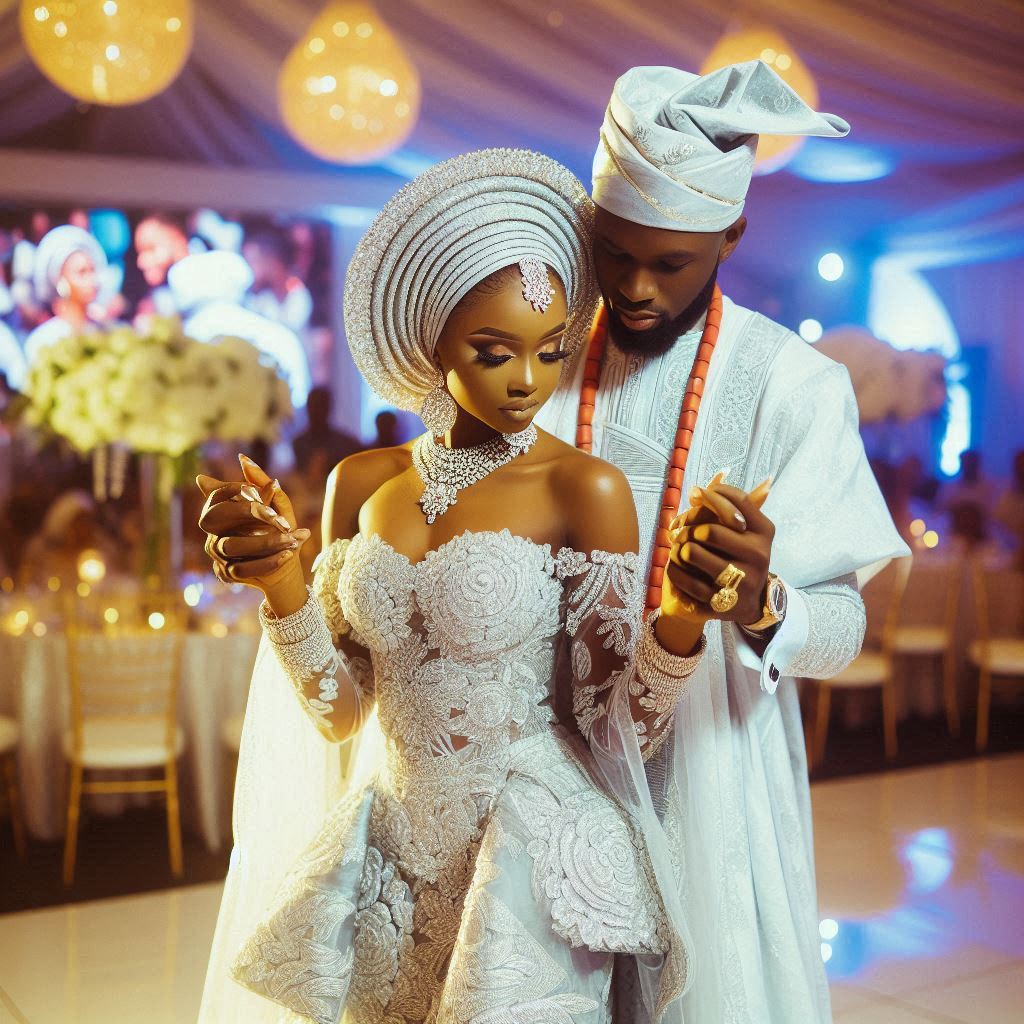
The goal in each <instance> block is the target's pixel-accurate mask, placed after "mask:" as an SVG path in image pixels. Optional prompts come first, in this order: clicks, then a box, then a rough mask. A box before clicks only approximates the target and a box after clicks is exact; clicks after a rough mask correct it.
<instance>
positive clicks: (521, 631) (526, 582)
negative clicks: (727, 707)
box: [200, 530, 689, 1024]
mask: <svg viewBox="0 0 1024 1024" xmlns="http://www.w3.org/2000/svg"><path fill="white" fill-rule="evenodd" d="M316 579H317V583H316V598H317V599H316V600H314V599H312V598H311V600H310V601H309V602H308V603H307V605H306V607H305V608H304V609H303V610H302V611H300V612H298V613H296V615H293V616H290V617H289V618H288V619H280V620H273V619H272V617H267V616H265V619H264V625H265V629H266V632H267V635H268V637H269V639H270V641H271V643H272V645H273V648H274V653H275V654H276V656H277V659H278V661H279V662H280V664H281V665H282V666H283V667H284V668H285V670H286V671H287V673H288V676H289V677H290V680H291V682H292V684H293V686H294V687H295V688H296V689H297V690H298V691H299V695H300V699H299V700H297V699H296V697H295V694H294V693H289V697H290V699H291V700H292V701H293V702H294V703H295V705H296V706H298V705H299V703H300V700H301V701H304V702H305V704H306V706H307V711H309V713H310V715H311V716H312V717H314V718H316V705H317V701H316V699H313V700H312V705H313V706H312V707H310V701H309V700H308V699H307V698H304V697H302V694H304V693H305V694H309V693H311V692H312V693H314V694H315V693H316V692H318V691H319V693H320V694H321V695H322V696H324V695H326V696H330V695H331V694H334V693H336V692H337V691H336V687H337V686H338V685H355V686H356V687H357V689H358V692H359V694H360V700H361V702H362V703H364V704H365V706H366V708H367V709H369V707H370V706H371V705H373V704H375V705H376V712H377V716H378V719H379V726H380V730H381V732H382V734H383V739H384V756H383V758H382V759H381V763H380V765H379V767H378V768H377V769H376V770H374V771H373V772H372V774H371V775H370V777H369V778H367V779H366V780H365V781H364V782H362V783H361V784H358V785H354V786H350V787H349V790H348V792H347V793H346V794H345V795H344V796H343V798H342V799H341V800H340V801H338V802H337V804H336V805H335V806H334V807H333V809H332V810H331V812H330V814H329V815H328V816H327V820H326V822H325V823H324V824H323V825H322V827H321V828H320V829H319V833H318V834H317V835H316V838H315V840H314V841H313V843H312V844H311V845H310V846H309V847H308V849H307V850H306V852H305V853H304V854H303V855H302V856H301V857H300V858H299V860H298V863H297V864H295V865H294V866H293V869H292V871H291V874H290V875H289V877H288V878H287V880H286V881H285V883H284V884H283V886H281V887H280V888H279V890H278V892H277V894H276V896H275V898H274V899H273V900H272V901H271V903H270V905H269V906H268V907H264V908H262V909H261V920H260V921H259V923H258V924H257V925H256V926H255V928H253V927H252V926H251V925H252V920H253V917H252V908H251V907H250V906H248V905H247V904H248V903H249V902H250V900H248V899H247V895H249V894H248V893H247V889H248V888H249V886H248V883H246V882H245V881H242V880H241V879H243V878H245V877H246V874H247V872H248V876H249V877H252V876H253V872H254V868H253V863H254V860H253V857H250V856H249V854H248V852H247V846H246V842H247V840H246V838H245V836H243V835H239V834H238V821H237V816H238V812H239V807H238V806H237V804H236V850H235V856H234V858H233V865H232V869H231V870H232V874H231V875H229V879H228V883H227V887H226V894H225V898H224V904H223V906H222V909H221V918H220V921H219V924H218V934H217V939H216V941H215V947H214V955H213V957H212V959H211V965H210V972H209V976H208V978H207V988H206V992H205V994H204V1004H203V1013H202V1015H201V1018H200V1019H201V1020H202V1021H204V1022H205V1021H209V1022H213V1021H216V1024H230V1022H232V1021H243V1020H244V1021H245V1022H246V1024H256V1022H271V1021H274V1022H278V1021H315V1022H317V1024H336V1022H338V1021H341V1020H342V1019H344V1020H345V1021H347V1022H351V1024H419V1022H438V1024H454V1022H471V1021H472V1022H475V1024H499V1022H500V1024H542V1022H543V1024H548V1022H552V1024H555V1022H557V1024H575V1022H579V1024H601V1022H608V1021H610V1020H611V1019H612V1009H611V997H610V989H611V979H612V965H613V962H614V961H615V958H616V954H629V955H632V956H633V957H634V958H635V959H634V962H635V963H636V964H637V965H638V967H637V970H632V971H631V973H632V977H633V978H634V979H636V978H637V977H640V978H641V979H642V980H641V985H643V986H645V987H644V991H645V995H646V997H647V1000H648V1005H649V1006H650V1008H651V1015H652V1016H654V1017H656V1016H657V1015H658V1013H659V1011H660V1010H661V1009H662V1008H663V1007H664V1006H665V1005H666V1003H668V1002H670V1001H671V1000H673V999H674V998H675V997H676V996H678V995H679V994H680V992H681V991H682V990H683V988H684V986H685V983H686V979H687V967H688V959H689V958H688V947H687V939H686V936H685V933H684V929H683V927H682V924H681V920H680V912H679V907H678V902H677V897H676V894H675V884H674V882H673V881H669V876H670V874H671V873H672V872H673V871H674V870H675V869H674V868H673V866H672V865H671V864H670V854H669V853H668V851H667V850H666V849H663V848H661V847H659V845H658V843H659V842H660V841H661V840H660V839H659V838H658V837H659V836H660V835H661V833H660V830H659V829H658V828H657V825H656V822H655V820H654V818H653V814H652V812H651V809H650V802H649V799H648V798H647V797H646V784H645V783H644V782H643V769H642V765H641V764H640V763H639V759H638V757H637V756H636V754H637V753H638V751H639V750H640V749H646V750H653V749H654V748H655V747H656V746H657V744H658V742H659V741H660V739H661V738H662V737H663V736H664V734H665V732H666V731H667V729H668V728H669V726H670V724H671V710H670V709H669V708H667V707H663V706H661V702H659V701H658V700H657V699H656V697H654V696H652V694H651V692H650V691H649V690H647V689H646V687H645V684H644V683H643V682H642V676H643V674H644V668H643V664H642V661H643V659H642V658H641V659H640V665H639V667H637V665H636V661H637V659H636V658H634V652H635V648H636V638H637V635H638V630H639V629H640V628H642V627H641V626H640V625H639V621H640V608H641V600H640V594H641V588H640V582H641V581H640V580H639V579H638V574H637V558H636V556H635V555H632V554H627V555H621V554H608V553H604V552H593V553H591V554H589V555H584V554H581V553H579V552H575V551H572V550H570V549H567V548H566V549H562V550H561V551H558V552H557V553H556V552H553V551H552V549H551V547H550V546H548V545H541V544H537V543H535V542H533V541H531V540H528V539H525V538H522V537H518V536H515V535H513V534H511V533H510V532H509V531H508V530H504V531H502V532H500V533H464V534H461V535H459V536H457V537H455V538H454V539H452V540H450V541H448V542H447V543H446V544H444V545H443V546H442V547H441V548H439V549H437V550H435V551H431V552H430V553H428V554H427V555H426V557H425V558H424V559H423V561H422V562H419V563H416V564H413V563H411V562H410V561H409V560H408V559H407V558H406V557H405V556H404V555H402V554H400V553H399V552H397V551H395V549H394V548H393V547H391V546H390V545H389V544H388V543H387V542H385V541H384V540H382V539H380V538H379V537H367V536H363V535H357V536H356V537H355V538H353V539H352V540H351V541H347V540H346V541H336V542H335V543H334V544H333V545H332V546H331V547H330V548H329V549H328V551H327V552H326V553H325V557H324V559H323V560H322V563H321V565H320V567H319V569H318V571H317V576H316ZM341 636H346V637H347V640H348V641H354V642H355V643H356V644H358V645H359V647H360V648H361V649H362V650H363V651H364V652H365V658H363V657H359V656H354V655H352V653H351V652H352V650H353V648H352V646H351V643H346V649H347V651H348V652H349V653H347V654H345V653H341V651H340V649H339V646H338V641H339V638H340V637H341ZM642 646H643V645H641V647H642ZM357 649H358V648H357ZM277 682H278V683H279V684H281V685H282V686H286V685H287V684H284V683H282V681H281V680H280V679H278V680H277ZM255 699H256V695H255V694H254V697H253V698H251V700H250V710H249V715H250V716H252V715H253V714H254V712H253V708H252V703H253V700H255ZM567 703H568V704H571V705H572V709H571V710H569V711H567V712H563V715H562V720H561V722H560V721H559V719H558V717H557V716H556V707H555V706H556V704H557V705H558V706H559V708H562V706H563V705H564V704H567ZM282 707H283V706H282ZM613 708H617V709H618V710H617V715H616V714H613ZM624 709H625V712H630V715H629V717H626V718H624V717H623V711H624ZM282 714H283V711H282ZM616 718H617V719H618V721H616ZM574 719H575V722H576V723H578V726H579V728H580V729H581V730H582V732H583V734H584V735H585V736H586V737H588V738H589V740H590V745H589V746H588V743H587V740H586V739H584V738H583V736H581V735H580V733H579V732H577V731H576V729H570V728H566V726H565V725H564V724H562V723H564V722H565V721H568V722H570V723H572V722H573V720H574ZM623 722H625V723H626V724H623ZM626 730H628V733H627V731H626ZM248 731H249V723H248V722H247V733H248ZM245 739H246V738H245V737H244V738H243V751H242V758H243V760H244V758H245V753H246V751H245ZM317 739H318V740H319V739H320V738H319V737H317ZM320 742H321V744H322V745H325V746H326V744H323V741H322V740H320ZM591 748H593V751H592V749H591ZM624 748H629V755H628V756H626V755H624V753H623V750H624ZM334 749H337V748H334ZM263 750H264V753H265V754H266V755H267V756H268V757H269V756H271V749H270V746H269V745H266V746H265V747H264V748H263ZM595 754H596V757H595ZM361 756H362V754H361V753H360V754H357V758H358V757H361ZM630 759H631V760H630ZM243 770H244V769H243ZM241 776H242V771H240V783H239V784H240V786H241V785H242V782H243V780H242V778H241ZM638 776H639V778H638ZM270 784H271V783H270V782H269V781H268V785H270ZM250 788H251V787H250ZM641 791H642V792H641ZM293 799H294V800H298V801H301V800H302V799H303V792H302V791H301V790H299V791H296V792H294V794H293ZM265 820H268V821H269V820H272V818H269V817H267V816H266V815H265ZM652 835H653V836H654V838H653V840H652ZM252 839H253V841H255V840H256V839H258V837H255V836H254V837H252ZM287 866H291V865H287ZM284 867H285V866H282V870H283V868H284ZM253 888H255V883H253ZM242 921H248V922H249V923H248V925H245V924H241V922H242ZM621 962H622V960H621V958H620V963H621ZM229 964H230V973H231V974H232V975H233V978H234V980H231V979H230V978H229V977H228V965H229ZM630 967H631V968H632V964H630ZM243 986H244V987H243ZM247 990H248V991H247ZM251 993H258V994H259V996H262V997H264V998H254V996H253V995H252V994H251ZM635 998H636V999H637V1000H639V999H640V996H639V993H638V992H637V993H636V994H635ZM644 1015H645V1011H643V1010H641V1009H639V1008H638V1009H637V1010H636V1016H633V1017H631V1018H630V1020H631V1022H632V1021H633V1020H636V1021H639V1020H640V1019H641V1018H642V1017H643V1016H644Z"/></svg>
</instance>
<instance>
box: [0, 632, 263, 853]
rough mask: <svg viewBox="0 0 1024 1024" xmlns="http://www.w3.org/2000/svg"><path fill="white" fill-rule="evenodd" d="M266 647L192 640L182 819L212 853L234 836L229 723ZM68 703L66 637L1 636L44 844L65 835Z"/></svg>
mask: <svg viewBox="0 0 1024 1024" xmlns="http://www.w3.org/2000/svg"><path fill="white" fill-rule="evenodd" d="M116 642H117V641H116V638H114V640H113V643H114V644H116ZM258 645H259V636H258V635H253V634H251V633H232V634H229V635H227V636H225V637H215V636H212V635H210V634H204V633H188V634H186V636H185V645H184V650H183V652H182V666H181V681H180V689H179V697H178V705H179V707H178V712H179V720H180V722H181V726H182V729H183V730H184V733H185V751H184V754H183V756H182V760H181V762H180V765H179V769H180V779H181V806H182V818H183V823H184V825H185V827H186V828H189V829H190V830H191V831H194V832H197V833H198V834H200V835H201V836H202V837H203V840H204V841H205V843H206V845H207V846H208V847H209V848H210V849H211V850H215V849H218V848H220V846H221V845H222V844H223V843H224V842H225V841H226V840H228V839H229V838H230V833H231V820H230V819H231V806H230V796H231V786H232V783H233V780H232V779H230V778H229V777H228V769H229V767H230V766H231V765H230V758H229V756H228V755H227V753H226V751H225V749H224V747H223V744H222V742H221V736H220V730H221V725H222V723H223V722H224V721H225V720H226V719H227V718H229V717H231V716H232V715H236V714H240V713H242V712H243V711H244V710H245V702H246V698H247V695H248V690H249V678H250V676H251V674H252V666H253V663H254V661H255V658H256V649H257V647H258ZM68 704H69V686H68V669H67V645H66V643H65V639H64V636H63V635H62V634H61V633H59V632H53V631H51V632H50V633H48V634H46V635H45V636H43V637H36V636H31V635H29V634H27V633H26V634H23V635H22V636H12V635H10V634H0V714H4V715H8V716H10V717H13V718H14V719H16V720H17V722H18V724H19V725H20V727H21V742H20V746H19V749H18V769H19V774H20V781H21V789H22V794H23V800H24V805H25V819H26V824H27V827H28V831H29V833H30V834H31V835H33V836H36V837H38V838H40V839H51V840H52V839H58V838H60V837H61V836H62V835H63V834H64V817H65V813H66V804H65V799H66V786H67V768H66V762H65V760H64V757H63V755H62V753H61V736H62V735H63V733H64V731H65V730H66V729H67V727H68ZM104 800H106V798H104ZM108 803H109V802H108Z"/></svg>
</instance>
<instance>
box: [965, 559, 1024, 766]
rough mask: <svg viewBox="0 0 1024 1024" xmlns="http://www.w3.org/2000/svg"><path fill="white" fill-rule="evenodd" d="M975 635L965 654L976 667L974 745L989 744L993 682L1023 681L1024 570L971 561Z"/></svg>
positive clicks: (982, 748)
mask: <svg viewBox="0 0 1024 1024" xmlns="http://www.w3.org/2000/svg"><path fill="white" fill-rule="evenodd" d="M971 579H972V582H973V591H974V603H975V623H976V628H977V639H976V640H975V641H974V642H973V643H972V644H971V645H970V647H969V648H968V652H967V656H968V658H969V659H970V661H971V664H973V665H974V666H975V667H976V668H977V670H978V730H977V735H976V736H975V746H976V747H977V749H978V750H979V751H980V750H984V749H985V748H986V747H987V746H988V731H989V715H990V713H991V708H992V685H993V683H994V682H997V681H998V682H1018V683H1019V682H1021V681H1024V572H1022V571H1021V570H1020V569H1017V568H1012V567H1010V566H1001V567H1000V566H993V565H990V564H988V563H986V562H985V560H984V559H983V558H981V557H977V558H974V559H973V560H972V562H971Z"/></svg>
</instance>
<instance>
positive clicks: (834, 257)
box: [818, 252, 846, 281]
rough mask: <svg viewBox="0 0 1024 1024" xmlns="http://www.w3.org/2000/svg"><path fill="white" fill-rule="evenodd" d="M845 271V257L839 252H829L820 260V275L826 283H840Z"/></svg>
mask: <svg viewBox="0 0 1024 1024" xmlns="http://www.w3.org/2000/svg"><path fill="white" fill-rule="evenodd" d="M845 270H846V264H845V263H844V262H843V257H842V256H840V255H839V253H837V252H827V253H825V255H824V256H822V257H821V259H820V260H818V273H819V275H821V277H822V278H824V280H826V281H838V280H839V278H841V277H842V276H843V272H844V271H845Z"/></svg>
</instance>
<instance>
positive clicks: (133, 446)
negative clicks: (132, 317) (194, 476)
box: [24, 318, 292, 575]
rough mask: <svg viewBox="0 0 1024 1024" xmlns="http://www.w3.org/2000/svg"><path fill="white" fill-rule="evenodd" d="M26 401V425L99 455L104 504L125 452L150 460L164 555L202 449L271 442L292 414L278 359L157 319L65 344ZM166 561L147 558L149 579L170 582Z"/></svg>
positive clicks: (39, 373)
mask: <svg viewBox="0 0 1024 1024" xmlns="http://www.w3.org/2000/svg"><path fill="white" fill-rule="evenodd" d="M24 394H25V397H26V399H27V404H26V407H25V410H24V417H25V420H26V421H27V422H28V423H29V424H31V425H33V426H37V427H42V428H44V429H49V430H52V431H53V432H54V433H56V434H59V435H60V436H61V437H63V438H65V439H66V440H67V441H68V442H69V443H70V444H71V446H72V447H73V448H75V449H76V450H77V451H79V452H81V453H83V454H86V453H92V454H93V458H94V470H95V477H96V489H97V494H98V495H99V496H104V495H105V494H106V493H107V479H106V478H107V471H108V467H110V466H111V465H113V466H114V467H115V469H114V477H115V482H114V486H113V487H112V488H111V490H112V493H113V495H114V496H117V494H118V493H119V489H120V484H119V482H118V481H117V480H116V478H117V477H118V476H120V475H123V457H124V456H125V453H126V452H128V451H133V452H137V453H139V454H140V455H142V456H146V457H148V463H149V465H150V467H151V473H150V475H151V476H152V477H154V481H153V486H152V487H151V491H152V492H153V493H152V494H151V496H150V500H151V501H152V500H153V499H155V501H156V502H157V508H156V509H151V511H153V512H154V515H152V516H151V522H153V521H154V520H155V523H154V526H155V529H154V530H152V531H151V534H155V535H156V540H157V543H158V546H159V545H161V544H162V545H163V547H164V548H166V547H167V545H169V544H172V543H173V538H172V537H171V536H170V534H171V533H172V532H173V529H174V527H175V524H174V523H173V510H172V508H171V507H170V506H171V505H172V504H173V502H174V498H175V492H176V489H177V488H180V487H181V486H182V484H183V483H184V482H185V480H186V479H187V477H188V476H189V475H191V472H193V471H194V468H195V466H196V464H197V459H196V453H197V450H198V448H199V446H200V445H201V444H203V443H204V442H207V441H214V440H222V441H239V440H258V439H261V440H266V441H273V440H275V439H276V438H277V436H278V432H279V431H280V428H281V425H282V423H284V421H285V420H287V419H288V418H289V417H290V416H291V415H292V404H291V399H290V397H289V392H288V385H287V383H286V382H285V380H284V379H283V377H282V376H281V374H280V371H279V369H278V367H277V364H276V362H275V361H274V360H273V359H272V358H271V357H269V356H267V355H266V354H264V353H262V352H260V350H259V349H257V348H256V347H255V346H253V345H251V344H250V343H249V342H247V341H244V340H243V339H241V338H235V337H222V338H219V339H216V340H214V341H212V342H209V343H206V342H199V341H196V340H195V339H194V338H189V337H187V336H186V335H185V334H184V333H183V331H182V327H181V322H180V321H179V320H178V319H177V318H156V319H154V320H153V321H152V322H151V323H150V324H149V326H148V328H147V330H146V331H145V332H139V331H136V330H134V329H132V328H131V327H128V326H120V327H115V328H113V329H111V330H108V331H100V332H94V333H87V334H79V335H74V336H71V337H67V338H62V339H61V340H60V341H57V342H55V343H54V344H52V345H49V346H47V347H46V348H44V349H43V350H42V351H41V352H40V353H39V355H38V356H37V358H36V359H35V360H34V362H33V364H32V365H31V367H30V368H29V371H28V375H27V377H26V382H25V387H24ZM111 451H113V452H115V453H116V454H115V457H114V459H111V458H110V452H111ZM119 461H120V462H121V463H122V466H121V469H120V470H118V469H117V463H118V462H119ZM147 547H151V545H147ZM161 555H162V557H161ZM168 557H170V552H169V551H168V550H164V551H162V552H154V551H152V550H149V551H148V552H147V559H146V561H147V566H146V570H147V574H149V573H151V572H153V571H157V572H159V573H161V574H162V575H166V574H167V573H168V572H169V571H170V570H172V569H173V568H174V567H173V565H168V564H167V561H168ZM172 561H173V558H172Z"/></svg>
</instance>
